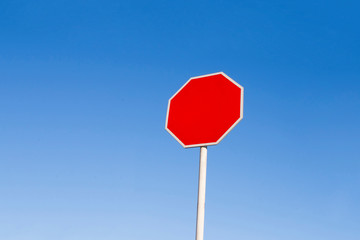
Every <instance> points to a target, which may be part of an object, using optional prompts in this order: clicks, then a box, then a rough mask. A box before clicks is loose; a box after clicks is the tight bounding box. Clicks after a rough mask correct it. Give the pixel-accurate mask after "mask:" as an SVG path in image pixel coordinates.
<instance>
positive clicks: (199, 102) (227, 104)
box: [165, 72, 244, 148]
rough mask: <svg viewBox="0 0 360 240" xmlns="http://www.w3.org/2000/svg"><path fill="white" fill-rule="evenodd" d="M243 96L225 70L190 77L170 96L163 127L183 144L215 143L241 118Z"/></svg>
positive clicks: (207, 144) (193, 145) (205, 144)
mask: <svg viewBox="0 0 360 240" xmlns="http://www.w3.org/2000/svg"><path fill="white" fill-rule="evenodd" d="M243 96H244V88H243V87H242V86H240V85H239V84H238V83H236V82H235V81H234V80H232V79H231V78H230V77H228V76H227V75H226V74H225V73H222V72H219V73H214V74H209V75H203V76H199V77H193V78H190V79H189V81H187V82H186V83H185V85H184V86H182V87H181V88H180V89H179V91H177V92H176V93H175V94H174V96H172V97H171V98H170V100H169V104H168V109H167V116H166V125H165V129H166V130H167V131H168V132H169V133H170V134H171V135H172V136H173V137H174V138H175V139H176V140H177V141H178V142H179V143H180V144H181V145H182V146H183V147H185V148H189V147H199V146H209V145H215V144H218V143H219V142H220V141H221V140H222V139H223V138H224V137H225V136H226V135H227V134H228V133H229V132H230V131H231V129H233V128H234V127H235V125H236V124H237V123H238V122H240V120H241V119H242V118H243Z"/></svg>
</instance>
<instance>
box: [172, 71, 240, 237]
mask: <svg viewBox="0 0 360 240" xmlns="http://www.w3.org/2000/svg"><path fill="white" fill-rule="evenodd" d="M243 99H244V88H243V87H242V86H241V85H239V84H238V83H236V82H235V81H234V80H232V79H231V78H230V77H229V76H227V75H226V74H225V73H223V72H219V73H213V74H208V75H203V76H198V77H193V78H190V79H189V80H188V81H187V82H186V83H185V84H184V85H183V86H182V87H181V88H180V89H179V91H177V92H176V93H175V94H174V95H173V96H172V97H171V98H170V100H169V103H168V109H167V115H166V124H165V129H166V130H167V131H168V132H169V133H170V134H171V135H172V136H173V137H174V138H175V139H176V140H177V141H178V142H179V143H180V144H181V145H182V146H183V147H184V148H192V147H200V167H199V188H198V204H197V217H196V240H203V239H204V219H205V188H206V163H207V146H210V145H216V144H218V143H219V142H220V141H221V140H222V139H223V138H224V137H225V136H226V135H227V134H228V133H229V132H230V131H231V130H232V129H233V128H234V127H235V126H236V124H238V123H239V122H240V121H241V119H242V118H243V104H244V101H243Z"/></svg>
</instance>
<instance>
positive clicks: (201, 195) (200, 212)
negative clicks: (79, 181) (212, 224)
mask: <svg viewBox="0 0 360 240" xmlns="http://www.w3.org/2000/svg"><path fill="white" fill-rule="evenodd" d="M206 163H207V147H206V146H203V147H200V167H199V189H198V204H197V215H196V240H203V239H204V220H205V188H206Z"/></svg>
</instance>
